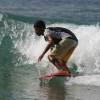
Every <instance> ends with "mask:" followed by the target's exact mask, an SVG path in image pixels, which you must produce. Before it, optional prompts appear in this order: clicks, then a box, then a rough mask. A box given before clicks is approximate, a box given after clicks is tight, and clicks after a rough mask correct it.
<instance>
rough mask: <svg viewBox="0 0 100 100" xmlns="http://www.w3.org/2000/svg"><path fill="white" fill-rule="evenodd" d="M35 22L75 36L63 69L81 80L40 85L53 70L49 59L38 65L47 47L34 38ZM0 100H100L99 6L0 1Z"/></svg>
mask: <svg viewBox="0 0 100 100" xmlns="http://www.w3.org/2000/svg"><path fill="white" fill-rule="evenodd" d="M39 19H42V20H44V21H45V22H46V25H47V26H61V27H65V28H68V29H70V30H71V31H73V32H74V33H75V35H76V36H77V38H78V40H79V44H78V46H77V48H76V49H75V51H74V53H73V55H72V56H71V58H70V59H69V61H68V64H67V65H68V67H69V68H70V69H72V70H74V72H76V73H79V74H80V75H79V76H77V77H71V78H70V79H68V80H66V81H64V82H63V81H60V80H59V79H58V82H54V83H51V84H49V83H48V82H46V83H45V84H44V83H43V84H41V82H40V80H39V79H38V78H39V77H40V76H41V75H44V74H48V73H52V72H54V71H57V70H56V68H55V67H54V66H53V65H52V64H51V63H50V62H49V61H48V59H47V54H48V53H47V54H46V55H45V56H44V58H43V59H42V61H41V62H40V63H38V62H37V59H38V57H39V55H40V54H41V53H42V51H43V50H44V48H45V47H46V45H47V43H46V42H45V41H44V38H43V37H38V36H36V34H35V33H34V29H33V25H34V22H35V21H36V20H39ZM0 100H100V0H0Z"/></svg>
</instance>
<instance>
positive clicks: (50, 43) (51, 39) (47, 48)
mask: <svg viewBox="0 0 100 100" xmlns="http://www.w3.org/2000/svg"><path fill="white" fill-rule="evenodd" d="M53 44H54V42H53V38H52V37H51V36H48V44H47V46H46V48H45V49H44V51H43V53H42V54H41V56H40V57H39V59H38V61H41V59H42V58H43V56H44V55H45V53H46V52H47V51H48V50H49V49H50V47H51V46H52V45H53Z"/></svg>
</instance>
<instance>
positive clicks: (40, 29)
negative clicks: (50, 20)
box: [34, 20, 46, 36]
mask: <svg viewBox="0 0 100 100" xmlns="http://www.w3.org/2000/svg"><path fill="white" fill-rule="evenodd" d="M45 28H46V26H45V22H44V21H42V20H38V21H36V22H35V23H34V29H35V33H36V34H37V35H38V36H40V35H44V30H45Z"/></svg>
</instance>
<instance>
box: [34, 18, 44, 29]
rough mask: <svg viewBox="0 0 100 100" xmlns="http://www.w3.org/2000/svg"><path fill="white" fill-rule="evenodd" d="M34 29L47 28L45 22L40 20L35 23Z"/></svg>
mask: <svg viewBox="0 0 100 100" xmlns="http://www.w3.org/2000/svg"><path fill="white" fill-rule="evenodd" d="M34 27H40V28H46V26H45V22H44V21H42V20H38V21H36V22H35V23H34Z"/></svg>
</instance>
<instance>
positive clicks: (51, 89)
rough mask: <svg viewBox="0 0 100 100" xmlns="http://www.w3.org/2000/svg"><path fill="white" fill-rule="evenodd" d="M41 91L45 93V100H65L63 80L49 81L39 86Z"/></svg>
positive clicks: (65, 92) (65, 93)
mask: <svg viewBox="0 0 100 100" xmlns="http://www.w3.org/2000/svg"><path fill="white" fill-rule="evenodd" d="M40 86H41V89H42V91H45V92H44V94H45V93H46V95H47V99H46V100H66V95H67V91H66V86H65V79H63V78H62V77H61V78H54V79H51V80H49V81H48V82H47V83H41V84H40Z"/></svg>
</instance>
